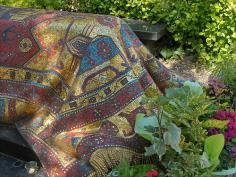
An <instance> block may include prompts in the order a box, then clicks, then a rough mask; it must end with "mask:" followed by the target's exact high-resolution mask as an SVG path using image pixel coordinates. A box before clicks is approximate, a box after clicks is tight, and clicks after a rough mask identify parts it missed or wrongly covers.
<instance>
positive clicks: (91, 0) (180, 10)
mask: <svg viewBox="0 0 236 177" xmlns="http://www.w3.org/2000/svg"><path fill="white" fill-rule="evenodd" d="M235 4H236V2H235V0H208V1H205V0H133V1H131V0H71V1H69V6H70V8H72V9H74V10H79V11H82V12H92V13H104V14H111V15H115V16H119V17H127V18H135V19H143V20H148V21H150V22H152V23H156V22H160V21H162V22H165V23H167V25H168V30H169V31H170V32H171V33H172V34H173V37H174V39H175V41H177V42H179V43H180V44H181V45H182V46H184V47H185V48H191V50H192V52H194V53H196V54H197V55H198V56H199V57H200V58H202V59H203V60H202V61H204V62H206V63H209V64H214V63H219V62H222V61H223V60H224V59H227V58H230V57H231V58H232V53H233V52H234V50H233V47H232V46H233V45H234V41H235V39H236V30H235V29H236V14H235V9H236V7H235Z"/></svg>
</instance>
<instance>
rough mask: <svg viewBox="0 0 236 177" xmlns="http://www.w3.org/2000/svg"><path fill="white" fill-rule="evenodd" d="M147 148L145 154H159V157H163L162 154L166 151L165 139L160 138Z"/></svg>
mask: <svg viewBox="0 0 236 177" xmlns="http://www.w3.org/2000/svg"><path fill="white" fill-rule="evenodd" d="M145 150H146V152H145V155H147V156H149V155H154V154H157V155H158V156H159V159H161V158H162V156H163V155H165V153H166V145H165V143H164V142H163V140H158V141H156V142H155V143H154V144H152V145H151V146H150V147H145Z"/></svg>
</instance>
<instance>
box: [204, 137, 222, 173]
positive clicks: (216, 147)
mask: <svg viewBox="0 0 236 177" xmlns="http://www.w3.org/2000/svg"><path fill="white" fill-rule="evenodd" d="M224 141H225V139H224V135H222V134H217V135H212V136H209V137H207V138H206V139H205V144H204V151H205V152H206V153H207V155H208V157H209V160H210V162H211V164H212V169H215V168H216V167H217V166H218V165H219V163H220V160H219V156H220V153H221V151H222V150H223V147H224Z"/></svg>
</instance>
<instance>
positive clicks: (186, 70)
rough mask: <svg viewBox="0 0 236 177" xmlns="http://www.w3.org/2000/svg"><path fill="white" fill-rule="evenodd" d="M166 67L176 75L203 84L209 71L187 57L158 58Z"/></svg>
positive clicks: (205, 82)
mask: <svg viewBox="0 0 236 177" xmlns="http://www.w3.org/2000/svg"><path fill="white" fill-rule="evenodd" d="M160 61H161V62H162V63H163V64H164V65H165V66H166V67H167V68H168V69H170V70H171V71H173V72H174V73H176V74H177V75H179V76H181V77H183V78H185V79H190V80H195V81H198V82H200V83H202V84H204V85H206V84H207V81H208V77H209V76H210V74H211V72H210V71H209V70H207V69H205V68H204V67H201V66H199V64H196V63H193V62H191V60H189V58H188V57H186V58H185V59H183V60H166V61H165V60H162V59H161V60H160Z"/></svg>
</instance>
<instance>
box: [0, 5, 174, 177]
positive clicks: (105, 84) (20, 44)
mask: <svg viewBox="0 0 236 177" xmlns="http://www.w3.org/2000/svg"><path fill="white" fill-rule="evenodd" d="M170 79H171V75H170V74H169V72H168V71H167V69H165V67H163V66H162V65H161V64H160V63H159V62H158V61H157V60H156V59H155V58H154V57H153V56H152V55H151V54H150V53H149V52H148V50H147V49H146V48H145V47H144V46H143V45H142V43H141V42H140V41H139V39H138V38H137V37H136V35H135V34H134V33H133V32H132V31H131V30H130V28H129V27H128V25H127V24H126V23H124V22H123V21H122V20H121V19H119V18H116V17H111V16H104V15H93V14H80V13H68V12H60V11H44V10H32V9H14V8H7V7H0V122H2V123H15V124H16V125H17V128H18V130H19V131H20V133H21V134H22V135H23V137H24V138H25V139H26V141H27V142H28V143H29V145H30V146H31V147H32V149H33V150H34V151H35V152H36V154H37V155H38V157H39V159H40V161H41V163H42V165H43V167H44V169H45V171H46V172H47V175H48V176H49V177H84V176H98V177H99V176H105V174H106V173H107V172H108V170H110V169H111V168H112V167H114V166H115V165H117V164H118V163H119V161H120V159H122V158H124V157H125V158H128V159H129V161H131V162H132V163H145V162H146V163H149V162H150V160H152V159H150V158H147V157H145V156H144V155H143V153H144V147H145V146H148V143H147V142H146V141H145V140H143V139H142V138H140V137H139V136H137V135H136V134H135V133H134V123H135V116H136V114H137V113H139V112H145V108H144V106H143V105H141V104H140V99H141V97H142V95H143V94H144V92H145V91H146V90H148V89H149V88H156V86H157V87H159V88H160V89H163V88H164V87H165V86H166V85H168V84H169V80H170ZM157 89H158V88H157Z"/></svg>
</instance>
